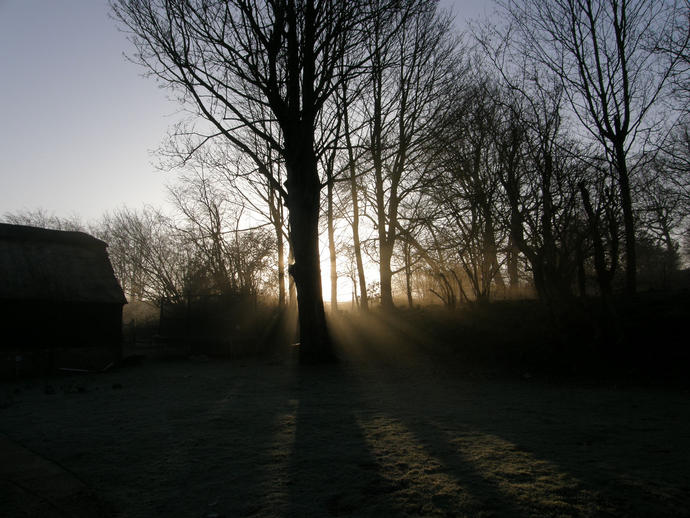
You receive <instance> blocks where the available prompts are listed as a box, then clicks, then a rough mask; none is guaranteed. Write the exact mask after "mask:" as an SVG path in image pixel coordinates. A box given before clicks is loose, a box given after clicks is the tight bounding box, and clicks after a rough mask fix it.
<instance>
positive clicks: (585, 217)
mask: <svg viewBox="0 0 690 518" xmlns="http://www.w3.org/2000/svg"><path fill="white" fill-rule="evenodd" d="M112 7H113V12H114V14H115V16H116V18H117V19H118V20H119V21H120V22H121V25H122V27H123V28H124V29H125V30H127V31H128V32H129V33H130V35H131V39H132V42H133V44H134V47H135V49H136V50H135V52H134V53H133V54H132V56H131V57H132V59H133V60H134V61H138V62H139V63H141V64H142V65H143V66H144V67H145V69H146V70H147V71H148V72H149V73H150V75H152V76H153V77H154V78H155V79H157V80H158V81H159V82H160V83H161V84H162V85H164V86H166V87H169V88H171V89H172V90H173V91H175V92H176V93H178V94H179V98H180V102H181V104H182V106H183V107H184V108H185V109H187V110H188V111H189V113H190V118H189V119H188V121H187V122H186V123H181V124H180V125H179V126H177V127H176V128H175V131H174V135H173V136H172V138H171V140H170V142H169V145H167V146H166V147H165V148H164V149H163V150H162V156H163V157H164V163H165V166H166V167H170V168H172V169H176V170H178V171H181V174H180V179H179V181H178V182H177V184H175V186H173V187H171V198H172V201H173V205H174V208H175V211H174V213H175V215H174V216H164V215H163V214H162V213H161V212H158V211H156V210H153V209H149V208H146V209H143V210H141V211H130V210H125V209H123V210H121V211H117V212H115V213H113V214H109V215H106V216H104V218H103V220H102V222H101V223H100V225H98V226H97V229H96V231H95V233H96V235H99V236H102V237H103V238H104V239H105V240H106V241H108V242H109V243H110V249H109V250H110V254H111V258H112V261H113V265H114V268H115V270H116V273H117V275H118V277H119V278H120V279H121V282H122V283H123V286H124V287H125V289H126V291H127V292H128V293H130V294H131V295H132V296H135V297H151V298H161V297H165V298H169V299H173V300H185V299H186V298H188V297H191V296H194V295H195V294H198V293H202V292H206V293H209V292H214V293H228V292H237V293H246V294H250V295H252V296H257V295H259V294H261V295H273V296H276V297H277V298H278V300H279V303H280V304H281V305H283V304H286V303H287V301H288V300H290V299H296V300H297V302H298V305H299V310H300V328H301V333H302V339H301V340H302V346H303V353H304V354H305V355H306V356H308V357H310V358H312V359H319V358H321V359H323V358H327V357H328V356H329V351H330V348H329V343H330V339H329V336H328V331H327V329H326V325H325V320H324V317H323V302H322V296H321V273H320V261H319V257H320V255H319V234H322V235H323V234H325V237H324V242H325V243H327V254H328V256H329V258H330V284H331V299H332V304H333V305H334V306H336V305H337V298H338V293H337V292H338V279H339V278H341V277H346V278H348V279H350V281H351V284H352V297H353V303H356V304H357V305H358V306H360V307H361V308H363V309H367V308H368V307H369V306H370V305H371V296H372V293H371V290H372V289H374V288H375V289H376V296H377V299H378V300H380V304H381V306H382V307H384V308H392V307H393V306H394V304H395V302H396V300H397V301H398V303H406V304H408V305H410V306H412V305H413V304H415V303H423V302H439V301H440V302H442V303H443V304H444V305H446V306H448V307H455V306H456V305H458V304H460V303H463V302H473V301H488V300H491V299H492V298H495V297H520V296H524V295H525V294H526V293H529V292H530V291H533V292H534V293H536V295H537V296H538V297H539V298H540V299H542V300H544V301H546V302H548V303H549V304H568V303H570V302H572V301H573V300H575V299H576V298H577V297H584V296H587V295H597V296H600V297H601V298H602V300H603V301H604V302H605V304H607V303H608V301H610V299H611V297H612V296H613V294H614V292H616V290H618V289H619V288H620V289H622V290H624V292H625V293H627V294H628V295H633V294H634V293H635V292H636V291H637V290H638V289H639V287H640V286H652V285H653V286H664V287H667V286H669V284H670V282H671V279H672V278H673V274H674V272H676V271H677V270H678V269H679V267H680V266H681V264H682V257H683V256H685V257H686V258H687V252H688V242H689V241H690V237H689V236H690V233H689V232H690V230H689V228H690V227H689V222H688V217H687V216H688V213H689V211H688V208H689V201H690V197H689V193H690V189H689V187H690V183H689V179H690V175H689V167H690V138H689V137H688V135H689V133H690V113H689V112H688V103H687V101H688V95H689V93H690V88H689V87H688V84H689V80H688V73H689V68H688V63H689V62H690V61H689V58H688V56H689V51H688V38H689V36H690V3H689V2H688V1H687V0H678V1H676V0H665V1H655V0H635V1H630V2H619V1H618V0H592V1H588V2H575V1H572V0H546V1H541V0H539V1H538V0H522V1H517V0H500V1H498V2H497V6H496V7H497V14H496V16H495V17H494V18H493V21H492V23H488V22H487V23H483V24H480V23H478V24H476V25H475V28H474V29H473V31H472V32H471V33H469V34H462V35H460V34H457V33H456V32H454V29H453V23H452V19H451V17H450V15H449V13H446V12H443V11H441V10H439V9H438V7H437V2H435V1H428V0H352V1H348V2H341V1H340V0H327V1H322V2H315V1H313V0H279V1H271V2H264V1H251V2H249V1H244V0H233V1H229V2H215V1H210V0H194V1H191V0H165V1H164V0H145V1H141V0H136V1H135V0H113V1H112ZM28 216H29V215H27V217H28ZM10 219H12V218H10ZM15 219H17V220H21V217H15ZM29 219H30V218H29ZM682 247H685V248H682ZM368 265H376V267H377V268H378V272H377V274H376V276H375V277H376V278H375V279H372V274H373V271H372V269H371V266H368ZM286 270H289V272H290V275H286ZM374 283H375V284H374ZM403 301H404V302H403Z"/></svg>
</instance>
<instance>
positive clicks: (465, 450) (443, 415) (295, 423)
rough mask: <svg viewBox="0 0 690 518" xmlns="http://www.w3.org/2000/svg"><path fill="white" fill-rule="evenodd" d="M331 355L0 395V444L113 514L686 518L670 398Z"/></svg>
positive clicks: (409, 356) (196, 364) (682, 463)
mask: <svg viewBox="0 0 690 518" xmlns="http://www.w3.org/2000/svg"><path fill="white" fill-rule="evenodd" d="M336 332H341V333H342V334H343V335H344V334H345V333H346V331H345V330H343V329H340V330H339V328H338V326H336ZM383 338H384V336H383V335H382V336H381V339H382V340H383ZM348 342H349V346H348V347H347V348H346V349H345V350H343V351H342V354H343V356H344V357H345V358H346V360H345V361H344V363H343V365H341V366H337V367H336V366H329V367H312V368H303V367H302V368H301V367H299V366H298V364H297V362H296V361H295V354H293V353H291V352H290V351H287V352H286V354H284V355H281V356H276V357H275V358H273V359H271V360H268V359H263V360H260V359H252V360H246V361H232V362H231V361H222V362H221V361H218V362H216V361H204V359H203V358H201V359H197V360H196V361H194V360H180V361H174V362H172V361H171V362H160V361H159V362H153V361H148V362H147V361H146V360H144V362H143V363H142V364H141V365H138V366H133V367H129V368H124V369H121V370H117V371H113V372H109V373H105V374H99V375H85V376H75V377H63V378H55V379H51V380H43V381H41V380H29V381H25V382H4V383H2V384H0V403H2V404H1V405H0V407H1V408H0V432H1V433H4V434H6V435H7V436H8V437H10V438H11V439H13V440H15V441H17V442H19V443H20V444H22V445H24V446H26V447H28V448H30V449H31V450H33V451H35V452H38V453H40V454H41V455H44V456H45V457H47V458H49V459H51V460H54V461H56V462H58V463H59V464H60V465H62V466H64V467H65V468H67V469H68V470H70V471H71V472H73V473H74V474H75V475H76V476H77V477H79V478H80V479H82V480H83V481H85V482H86V483H87V484H89V485H90V486H91V487H92V488H93V489H94V490H95V491H96V492H97V493H98V494H99V495H100V496H101V497H102V498H103V499H104V500H105V501H106V502H108V503H109V504H111V505H112V506H113V507H114V508H115V509H116V510H117V511H118V513H119V515H120V516H123V517H125V516H126V517H149V516H168V517H177V516H179V517H202V516H208V517H210V516H223V517H231V516H314V517H316V516H377V517H380V516H480V517H489V516H495V517H502V516H510V517H528V516H563V517H566V516H620V517H635V516H690V510H689V509H690V469H688V466H690V419H688V416H690V397H689V394H688V392H687V391H686V390H681V389H673V390H671V389H651V388H650V389H642V388H616V387H614V386H613V385H612V384H611V385H606V384H598V385H596V386H593V385H590V386H586V385H584V384H582V383H580V384H575V383H562V384H552V383H546V382H544V381H538V380H537V379H535V378H532V377H525V378H514V379H513V380H512V381H511V380H509V379H506V378H500V377H496V376H493V375H488V374H486V373H484V372H482V371H472V370H468V371H465V372H464V373H463V374H459V372H460V371H456V372H455V373H454V374H452V373H451V372H450V371H449V369H448V368H447V367H448V366H447V365H442V364H439V363H437V362H436V361H434V360H430V359H428V358H427V359H425V358H423V357H415V356H414V354H413V353H412V352H411V351H410V350H409V347H408V346H407V345H405V344H396V343H395V342H394V341H390V340H389V341H388V342H387V343H385V344H384V345H381V346H380V347H379V348H372V347H370V346H369V344H368V343H367V341H366V340H365V339H364V338H362V339H361V340H360V339H358V337H357V335H356V333H355V332H354V331H352V332H351V334H350V335H349V338H348ZM383 342H385V340H384V341H383ZM383 342H381V343H382V344H383ZM396 351H399V353H400V354H396ZM451 370H452V369H451ZM47 385H51V387H52V388H53V389H55V393H54V394H50V393H46V392H51V391H50V390H48V391H46V386H47Z"/></svg>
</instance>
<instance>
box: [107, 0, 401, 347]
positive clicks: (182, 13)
mask: <svg viewBox="0 0 690 518" xmlns="http://www.w3.org/2000/svg"><path fill="white" fill-rule="evenodd" d="M393 4H396V2H379V5H378V6H377V8H378V9H392V7H391V6H392V5H393ZM112 6H113V11H114V13H115V15H116V17H117V18H118V19H119V20H120V21H121V22H122V23H123V24H124V26H126V27H127V28H128V29H129V31H130V33H131V35H132V41H133V43H134V44H135V46H136V48H137V51H138V52H137V54H136V55H135V56H134V59H135V60H136V61H138V62H139V63H141V64H142V65H144V66H145V67H146V68H147V69H148V70H149V72H150V73H151V74H152V75H153V76H155V77H156V78H157V79H158V80H160V81H161V82H162V83H163V84H164V85H166V86H169V87H171V88H172V89H173V90H175V91H177V92H179V94H180V95H181V100H182V101H183V102H184V103H186V105H187V106H190V107H191V108H192V109H193V110H194V113H195V114H196V115H198V116H200V117H201V118H202V119H204V120H205V121H206V122H207V123H208V124H210V127H211V128H210V129H209V131H206V132H204V133H203V135H202V136H201V138H200V141H199V145H202V144H203V143H205V142H207V141H208V140H209V139H213V138H223V139H226V140H227V141H229V142H231V143H232V144H233V145H234V146H236V147H237V148H238V149H239V150H241V151H242V152H244V153H246V154H247V155H248V156H250V157H254V158H255V159H256V160H255V161H256V163H257V166H258V167H261V165H262V163H261V158H260V157H256V155H255V153H254V150H253V147H252V146H251V145H250V140H248V139H251V138H255V137H257V136H258V137H259V138H261V139H264V140H265V141H266V142H267V143H268V144H269V145H270V147H271V148H272V149H274V150H276V151H277V152H279V153H280V155H281V157H282V159H283V160H284V164H285V169H286V180H285V182H284V184H283V185H281V184H280V183H279V182H278V181H277V179H276V178H274V177H273V176H271V174H270V171H268V170H263V171H262V172H263V174H265V175H267V178H268V180H269V181H270V182H271V183H272V184H273V186H274V187H275V189H276V192H279V193H280V195H281V196H282V197H283V198H284V199H285V202H286V205H287V207H288V210H289V227H290V242H291V250H292V253H293V255H294V263H293V264H292V265H291V267H290V272H291V274H292V277H293V278H294V280H295V285H296V288H297V298H298V305H299V322H300V334H301V348H300V357H301V358H302V359H303V360H305V361H321V360H328V359H330V358H333V355H332V349H331V342H330V337H329V333H328V330H327V326H326V320H325V314H324V308H323V300H322V296H321V274H320V265H319V250H318V220H319V206H320V192H321V188H322V182H321V179H320V177H319V170H318V163H319V156H320V154H321V153H322V151H323V149H324V147H323V146H324V142H323V140H320V139H319V138H318V135H317V134H316V121H317V118H318V117H319V115H320V114H321V113H322V111H323V110H324V109H326V107H327V104H328V102H329V100H330V99H331V98H332V96H333V94H334V92H335V91H336V89H337V88H338V85H339V83H340V81H342V80H343V79H344V77H345V76H348V75H350V74H352V73H356V72H358V71H359V70H360V66H361V64H362V62H363V60H362V59H361V56H360V55H359V54H358V53H359V52H361V50H362V46H361V45H360V43H361V41H362V40H363V38H364V35H365V33H366V28H367V21H368V20H369V19H371V7H372V6H371V3H370V2H366V1H363V0H353V1H348V2H341V1H339V0H326V1H319V2H317V1H315V0H279V1H267V0H266V1H250V0H233V1H228V2H216V1H212V0H194V1H187V0H112ZM270 127H275V128H278V129H279V131H271V130H270V129H269V128H270ZM276 135H278V136H279V138H276Z"/></svg>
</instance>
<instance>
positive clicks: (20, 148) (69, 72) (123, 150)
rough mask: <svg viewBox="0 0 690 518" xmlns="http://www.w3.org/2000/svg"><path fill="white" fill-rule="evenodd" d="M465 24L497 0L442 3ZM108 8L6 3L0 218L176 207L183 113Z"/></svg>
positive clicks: (82, 2) (58, 1)
mask: <svg viewBox="0 0 690 518" xmlns="http://www.w3.org/2000/svg"><path fill="white" fill-rule="evenodd" d="M441 5H442V6H444V7H451V8H452V9H453V10H454V12H455V13H456V16H457V19H456V24H457V26H458V27H464V25H465V19H467V18H475V17H477V16H480V15H482V14H484V11H485V9H486V10H489V9H490V8H491V2H490V0H486V1H484V0H441ZM109 13H110V9H109V6H108V0H0V78H1V80H0V216H1V215H3V214H5V213H7V212H18V211H23V210H35V209H39V208H41V209H44V210H46V211H47V212H48V213H49V214H54V215H56V216H60V217H69V216H73V215H77V216H79V217H81V218H82V219H83V220H84V221H93V220H96V219H98V218H99V217H100V216H101V215H102V214H103V213H104V212H106V211H111V210H113V209H116V208H118V207H121V206H123V205H126V206H128V207H130V208H139V207H141V206H143V205H145V204H148V205H153V206H156V207H161V206H163V205H165V204H166V199H167V194H166V188H165V185H166V183H170V182H171V181H173V180H174V173H165V172H161V171H159V170H158V169H157V168H156V167H155V164H156V163H157V159H156V157H155V155H154V152H155V150H156V149H157V148H158V147H159V145H160V144H161V142H162V141H163V140H164V138H165V136H166V132H167V129H168V128H169V127H171V126H172V125H173V124H174V123H175V122H177V121H178V120H180V118H181V115H180V114H179V109H180V108H179V106H178V105H177V104H176V103H175V102H174V101H171V100H169V99H168V96H169V93H168V92H167V91H166V90H163V89H161V88H159V87H158V86H157V84H156V82H155V81H154V80H153V79H150V78H145V77H142V74H143V72H144V70H143V69H142V68H141V67H139V66H137V65H135V64H133V63H130V62H129V61H127V60H126V59H125V57H124V53H129V52H131V51H132V47H131V45H130V43H129V42H128V41H127V37H126V35H125V34H123V33H122V32H120V31H119V30H118V28H117V24H116V22H115V21H114V20H113V19H112V18H111V17H110V14H109Z"/></svg>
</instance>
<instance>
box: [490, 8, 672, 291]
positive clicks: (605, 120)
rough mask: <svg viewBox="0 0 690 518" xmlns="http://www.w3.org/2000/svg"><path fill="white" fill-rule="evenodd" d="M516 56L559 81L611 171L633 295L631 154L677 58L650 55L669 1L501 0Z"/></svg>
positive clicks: (668, 17) (668, 16)
mask: <svg viewBox="0 0 690 518" xmlns="http://www.w3.org/2000/svg"><path fill="white" fill-rule="evenodd" d="M499 3H500V5H501V6H502V7H503V8H504V10H505V11H506V12H507V13H508V15H509V18H510V21H511V24H512V27H511V30H512V33H511V34H510V37H511V38H512V41H513V42H514V43H515V44H516V47H517V49H516V53H525V54H526V55H527V56H528V57H529V59H530V60H531V61H532V62H535V63H538V64H539V65H541V66H544V67H546V68H547V69H548V70H550V71H551V72H552V73H554V74H555V75H556V76H557V77H558V78H559V80H560V82H561V84H562V86H563V89H564V93H565V95H566V96H567V98H568V100H569V102H570V106H571V108H572V111H573V113H574V115H575V116H576V117H577V118H578V119H579V121H580V122H581V124H582V127H583V128H584V129H585V130H586V131H587V132H589V134H590V135H591V136H593V137H594V138H595V139H596V140H597V141H598V142H599V143H600V144H601V145H602V147H603V149H604V151H605V154H606V157H607V159H608V160H609V161H610V163H611V164H612V166H613V167H614V170H615V171H616V179H617V185H618V189H619V191H620V200H621V207H622V212H623V222H624V229H625V258H626V290H627V292H628V293H631V294H632V293H634V292H635V290H636V268H637V263H636V259H635V258H636V255H635V254H636V251H635V215H634V210H633V207H634V204H633V193H632V188H631V175H632V173H633V169H634V166H633V163H631V150H633V149H635V152H636V153H638V154H639V150H640V148H641V146H642V145H643V144H644V140H645V139H646V138H647V137H648V136H649V132H650V131H651V130H652V129H653V128H654V124H655V123H656V122H657V121H658V117H655V116H654V115H655V114H654V112H653V108H654V107H655V106H658V104H659V103H658V102H657V101H658V100H659V97H660V95H661V93H662V91H663V90H664V87H665V86H666V84H667V80H668V79H669V77H670V75H671V73H672V71H673V70H674V68H675V66H676V63H677V61H678V60H677V59H673V60H671V61H670V62H666V63H662V62H661V61H660V60H658V59H656V55H655V51H654V49H655V48H657V47H658V45H659V44H660V42H662V41H663V40H664V38H665V36H664V33H665V31H664V29H665V27H667V26H669V25H672V24H673V23H674V16H675V15H676V13H677V9H676V2H675V1H674V0H664V1H658V0H634V1H628V0H524V1H516V0H505V1H502V2H499Z"/></svg>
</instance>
